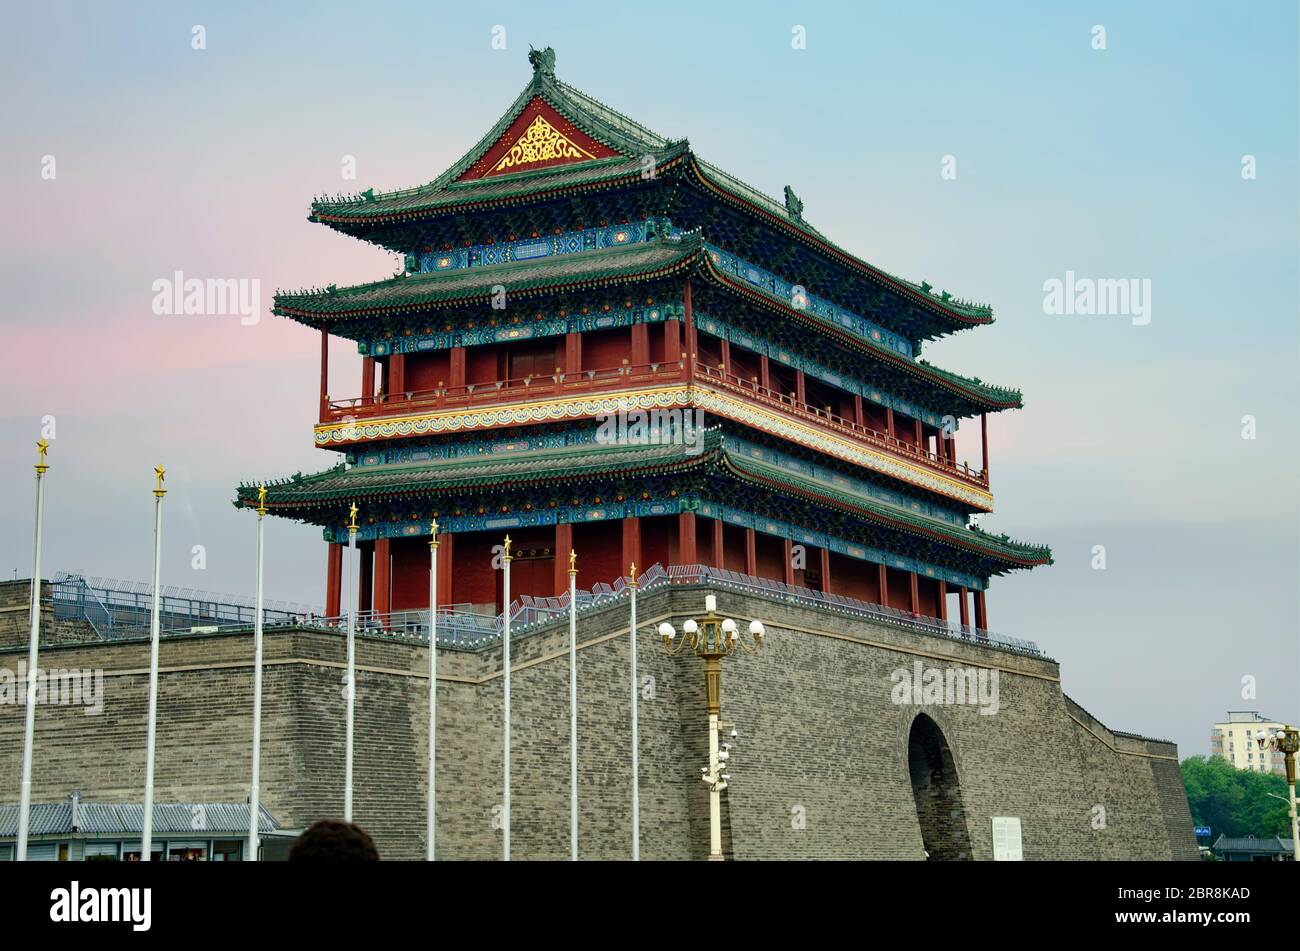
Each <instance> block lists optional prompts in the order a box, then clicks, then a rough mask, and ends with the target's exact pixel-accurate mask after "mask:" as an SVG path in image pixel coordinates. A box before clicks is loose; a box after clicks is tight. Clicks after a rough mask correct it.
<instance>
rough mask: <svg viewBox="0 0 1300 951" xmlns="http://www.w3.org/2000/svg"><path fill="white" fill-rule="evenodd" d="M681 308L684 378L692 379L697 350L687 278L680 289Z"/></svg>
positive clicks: (689, 285) (689, 284)
mask: <svg viewBox="0 0 1300 951" xmlns="http://www.w3.org/2000/svg"><path fill="white" fill-rule="evenodd" d="M682 306H683V307H684V308H685V310H686V327H685V330H686V377H687V379H694V377H695V359H696V354H697V353H698V352H699V350H698V348H697V346H696V339H695V314H694V311H693V310H692V309H691V279H690V278H689V277H688V278H687V279H686V285H685V287H684V288H683V289H682Z"/></svg>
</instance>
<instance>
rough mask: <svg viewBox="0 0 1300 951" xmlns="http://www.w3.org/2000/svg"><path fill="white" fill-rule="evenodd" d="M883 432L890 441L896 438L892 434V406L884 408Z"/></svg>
mask: <svg viewBox="0 0 1300 951" xmlns="http://www.w3.org/2000/svg"><path fill="white" fill-rule="evenodd" d="M885 432H887V433H889V437H890V438H891V439H897V438H898V436H897V434H896V433H895V432H894V407H892V406H886V407H885Z"/></svg>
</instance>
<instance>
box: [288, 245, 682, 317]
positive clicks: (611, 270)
mask: <svg viewBox="0 0 1300 951" xmlns="http://www.w3.org/2000/svg"><path fill="white" fill-rule="evenodd" d="M702 247H703V245H702V243H701V241H700V239H699V238H698V236H689V237H683V238H682V240H680V241H668V240H659V241H650V242H645V243H642V244H634V245H628V246H626V247H618V248H603V249H600V250H596V251H582V252H578V253H576V254H563V255H555V256H553V257H547V258H542V259H539V260H536V261H519V262H516V263H511V264H497V265H493V266H491V267H482V268H458V269H455V270H448V271H431V272H429V273H426V274H413V275H410V276H402V277H394V278H389V279H388V280H385V281H377V282H375V283H373V284H360V285H356V286H353V287H343V288H329V289H326V290H324V291H300V292H297V293H277V294H276V295H275V303H274V305H273V312H274V313H276V314H280V315H283V316H287V317H293V318H295V319H299V320H301V321H302V322H303V323H306V324H308V325H309V326H317V327H318V326H320V319H322V318H330V317H338V316H360V315H365V314H374V313H381V312H396V311H406V310H425V309H429V308H434V307H438V306H444V305H451V304H457V303H462V302H468V301H472V300H475V299H477V298H483V299H487V298H488V297H490V296H491V294H492V293H493V288H495V287H497V286H502V287H504V288H505V289H506V293H507V294H508V295H514V294H527V293H529V292H539V293H540V292H545V291H547V290H551V289H563V288H566V287H572V286H574V285H587V286H590V285H593V284H598V283H604V284H611V283H612V284H618V283H624V282H626V281H627V280H628V279H633V278H635V279H638V280H640V279H644V278H653V277H660V276H668V275H670V274H675V273H678V272H680V271H682V270H684V269H685V268H687V267H688V266H690V265H691V264H693V263H694V261H695V260H696V259H697V258H698V257H699V256H700V253H701V249H702ZM310 318H317V319H316V320H312V319H310Z"/></svg>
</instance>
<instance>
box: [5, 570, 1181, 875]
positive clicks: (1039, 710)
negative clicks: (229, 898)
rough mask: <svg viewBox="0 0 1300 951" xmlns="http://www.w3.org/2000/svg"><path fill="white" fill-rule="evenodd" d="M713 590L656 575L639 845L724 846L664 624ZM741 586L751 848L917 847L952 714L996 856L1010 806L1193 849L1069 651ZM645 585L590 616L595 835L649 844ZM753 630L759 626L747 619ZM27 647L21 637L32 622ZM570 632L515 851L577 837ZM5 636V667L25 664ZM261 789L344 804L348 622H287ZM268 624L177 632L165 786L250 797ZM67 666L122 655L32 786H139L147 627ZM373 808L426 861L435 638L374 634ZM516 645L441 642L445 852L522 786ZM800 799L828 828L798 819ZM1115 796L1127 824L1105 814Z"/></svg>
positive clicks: (540, 677)
mask: <svg viewBox="0 0 1300 951" xmlns="http://www.w3.org/2000/svg"><path fill="white" fill-rule="evenodd" d="M703 599H704V591H703V590H702V589H699V588H694V587H683V588H674V589H671V590H662V589H661V590H658V591H652V592H650V593H647V594H645V595H643V596H642V598H641V610H640V619H641V622H642V630H643V632H646V633H643V634H642V636H641V638H640V641H639V646H638V667H639V673H640V674H641V676H642V680H643V685H644V684H645V681H646V678H651V681H650V682H651V683H652V684H653V688H652V691H653V695H652V697H651V696H647V697H645V698H643V699H642V700H641V703H640V723H641V729H640V736H641V743H640V760H641V772H640V788H641V836H642V843H641V854H642V857H644V858H648V859H687V858H702V857H704V856H705V855H706V854H707V850H708V800H707V790H706V789H705V787H704V785H703V784H702V783H701V782H700V781H699V779H698V776H699V772H700V767H701V766H703V765H704V764H705V762H706V751H707V746H706V744H707V732H706V719H705V707H704V672H703V664H702V662H701V661H700V660H699V659H698V658H696V657H694V656H680V657H675V658H671V657H668V656H666V655H665V654H664V653H663V651H662V649H661V648H660V645H659V639H658V637H657V636H655V635H652V634H650V633H648V632H649V631H651V630H652V629H653V627H654V626H655V625H657V624H658V622H659V621H660V620H662V619H665V618H668V619H671V620H672V621H673V623H675V624H677V626H678V627H679V628H680V626H681V622H682V621H683V620H684V619H685V618H686V617H688V616H698V615H699V614H701V613H702V607H703ZM719 606H720V608H721V609H722V610H723V611H724V612H726V613H729V614H730V615H731V616H733V617H736V618H737V620H740V621H744V622H748V620H749V619H750V618H751V617H755V616H757V617H759V618H761V619H762V620H763V621H764V622H765V623H766V624H767V626H768V637H767V639H766V642H765V644H764V647H763V649H762V651H761V652H760V653H758V654H756V655H747V654H741V653H739V652H738V653H737V654H736V655H734V656H732V657H730V658H728V659H726V660H724V661H723V677H722V701H723V720H724V721H725V722H727V723H729V724H734V725H735V727H736V729H737V730H738V731H739V734H740V735H739V739H738V743H737V750H736V753H735V758H734V761H733V764H734V765H733V768H732V770H731V772H732V776H733V778H732V781H731V785H730V788H729V789H728V790H727V791H726V792H724V794H723V821H724V835H723V847H724V851H725V852H726V853H727V854H728V855H729V856H730V857H734V858H737V859H770V858H818V859H854V858H880V859H920V858H922V857H923V852H922V837H921V831H920V825H919V823H918V819H917V809H916V805H915V802H914V800H913V794H912V787H911V782H910V780H909V775H908V753H907V750H908V733H909V730H910V727H911V724H912V721H913V718H914V717H915V716H916V715H917V714H918V712H924V713H925V714H927V715H928V716H930V717H931V718H932V719H933V720H934V721H935V723H936V724H937V725H938V726H939V728H940V730H941V731H942V733H943V735H944V738H945V739H946V742H947V744H948V746H949V748H950V749H951V753H952V759H953V764H954V766H955V769H956V772H957V776H958V780H959V783H960V793H961V798H962V804H963V808H964V811H965V815H966V822H967V827H968V834H969V837H970V842H971V847H972V849H973V852H974V856H975V857H976V858H979V859H988V858H991V857H992V835H991V827H990V817H992V816H1001V815H1007V816H1018V817H1020V818H1021V821H1022V826H1023V831H1024V852H1025V857H1026V858H1027V859H1070V858H1098V859H1100V858H1106V859H1118V858H1131V859H1169V858H1195V857H1196V854H1197V852H1196V845H1195V840H1194V838H1193V835H1192V827H1191V817H1190V815H1189V813H1188V809H1187V801H1186V797H1185V796H1184V795H1183V791H1182V782H1181V777H1180V775H1179V771H1178V762H1177V750H1176V749H1175V748H1174V746H1173V745H1171V744H1167V743H1158V742H1153V741H1147V740H1142V739H1138V738H1134V737H1130V736H1126V735H1116V734H1115V733H1113V732H1111V731H1110V730H1109V729H1107V728H1106V727H1105V726H1103V725H1102V724H1100V723H1099V722H1097V721H1096V720H1095V719H1093V718H1092V717H1091V716H1089V715H1088V714H1087V713H1086V711H1083V710H1082V708H1079V707H1078V706H1077V705H1076V704H1074V703H1073V702H1072V701H1070V700H1069V698H1068V697H1066V696H1064V694H1062V692H1061V689H1060V682H1059V671H1058V669H1057V666H1056V664H1055V663H1054V662H1052V661H1049V660H1044V659H1039V658H1033V657H1026V656H1022V655H1017V654H1013V653H1009V652H1005V651H999V650H994V649H990V648H986V647H981V646H978V645H973V644H964V643H958V642H952V641H948V640H946V639H943V638H937V637H931V636H927V635H923V634H918V633H915V632H911V631H907V630H903V629H900V628H894V627H891V626H887V625H884V624H878V623H870V622H866V621H863V620H861V619H857V618H852V617H848V616H844V615H836V614H830V613H827V612H825V611H818V610H813V609H811V608H806V607H801V606H797V605H792V604H787V603H782V602H779V601H775V600H771V599H767V598H759V597H752V596H742V595H739V594H734V593H729V592H727V591H720V592H719ZM625 625H626V605H625V604H618V605H614V606H610V607H607V608H605V609H603V610H601V611H599V612H596V613H593V614H590V615H584V616H583V617H582V618H580V620H579V642H580V649H579V653H578V678H579V691H580V693H579V697H580V709H579V741H580V743H581V745H582V755H581V757H580V763H579V774H580V775H579V785H580V789H579V793H580V804H581V821H580V827H579V834H580V842H581V852H582V856H583V857H584V858H624V857H627V856H628V854H629V852H630V841H631V839H630V836H631V819H630V793H629V778H628V771H627V770H628V767H627V762H628V748H629V741H630V726H629V722H628V694H629V691H630V689H631V687H630V684H629V683H628V637H627V631H626V627H625ZM742 627H743V625H742ZM23 642H24V643H25V637H24V638H23ZM567 645H568V630H567V624H563V623H562V624H557V625H554V626H552V627H550V628H548V629H544V630H542V631H541V632H539V633H536V634H534V635H532V636H529V637H525V638H523V639H520V640H517V641H516V642H515V644H514V651H513V660H514V671H513V674H512V685H511V703H512V709H513V719H514V726H513V731H512V765H511V768H512V773H513V782H512V830H511V844H512V852H513V857H515V858H520V859H528V858H565V857H567V855H568V815H569V812H568V809H569V799H568V796H569V786H568V777H569V762H568V654H567V649H568V647H567ZM24 649H25V648H24V647H23V646H21V645H19V644H13V645H12V646H7V647H0V666H7V667H10V668H13V667H14V666H15V665H16V664H17V662H18V661H19V660H22V659H24ZM265 653H266V662H267V668H266V674H265V689H266V693H265V697H264V701H263V711H264V722H263V744H264V746H263V777H264V779H263V782H264V787H263V802H264V804H265V805H266V807H267V808H268V809H269V810H270V811H271V812H272V814H274V815H275V816H276V817H277V819H279V821H280V822H281V823H282V824H283V825H285V826H304V825H307V824H309V823H310V822H311V821H312V820H314V819H316V818H319V817H322V816H336V815H339V814H341V812H342V799H343V790H342V782H343V748H344V746H343V744H344V725H343V724H344V721H343V711H344V698H343V691H342V687H343V685H342V674H343V665H344V662H345V643H344V639H343V637H342V636H340V635H337V634H333V633H322V632H315V631H310V630H300V629H290V630H272V631H268V633H267V641H266V652H265ZM251 657H252V638H251V636H250V635H248V634H222V635H207V636H191V637H182V638H171V639H166V640H164V642H163V644H162V647H161V665H162V668H163V674H162V677H161V690H160V698H159V711H160V721H159V738H158V763H157V783H158V789H157V794H156V795H157V799H158V801H168V800H195V801H200V800H201V801H241V800H243V799H244V798H245V797H246V796H247V776H248V768H249V753H250V749H249V747H250V742H251V727H250V723H249V718H250V714H251V691H252V677H251V668H250V662H251ZM917 659H920V660H922V661H923V662H924V663H925V664H927V665H930V666H935V667H945V666H953V665H961V666H978V667H983V668H985V669H997V671H998V674H999V701H1000V709H999V711H998V713H997V714H996V715H992V716H986V715H982V714H981V713H980V712H979V709H978V708H977V707H975V706H942V705H934V704H931V705H926V706H922V707H921V708H917V707H914V706H911V705H896V704H895V703H893V702H892V701H891V688H892V686H893V684H892V683H891V681H890V673H891V671H893V670H895V669H896V668H899V667H908V668H910V667H911V665H912V664H913V662H914V661H916V660H917ZM42 662H43V664H44V665H46V666H59V667H72V668H77V667H87V668H100V669H102V670H103V671H104V674H105V693H106V703H105V708H104V712H103V713H102V714H101V715H99V716H93V717H87V716H85V715H83V713H82V711H81V710H78V709H74V708H71V707H43V708H42V709H41V710H40V711H39V713H38V717H37V724H38V730H37V751H36V769H35V776H34V792H33V795H34V798H35V799H36V800H42V801H43V800H55V799H61V798H63V797H65V796H66V795H67V794H68V793H69V792H70V791H71V790H73V789H76V790H79V791H80V792H81V793H82V795H83V797H84V798H87V799H101V800H104V799H106V800H138V799H139V797H140V796H141V788H142V784H143V777H144V762H143V757H144V743H145V720H144V717H145V703H146V697H147V671H148V644H147V642H131V643H115V644H103V643H70V644H61V645H60V644H55V645H52V646H50V648H49V649H48V650H46V651H44V652H43V655H42ZM358 663H359V664H360V666H361V673H360V675H359V677H358V688H357V689H358V698H357V708H356V709H357V719H356V742H357V752H356V763H355V776H356V791H355V802H354V816H355V818H356V820H357V821H358V822H360V823H361V824H362V825H364V826H365V827H366V828H368V829H369V830H370V831H371V833H372V834H373V835H374V836H375V839H376V841H377V843H378V845H379V847H380V850H381V852H382V854H384V855H385V856H386V857H390V858H420V857H422V856H423V850H424V846H423V835H424V803H425V780H424V775H425V767H424V750H425V749H426V745H427V735H426V723H427V700H426V697H427V680H426V677H425V670H426V666H427V654H426V652H425V651H424V649H422V648H420V647H418V646H414V645H410V644H404V643H395V642H386V641H375V640H360V641H359V643H358ZM499 665H500V654H499V652H498V651H487V652H482V653H477V654H467V653H461V652H452V651H444V652H440V654H439V668H438V672H439V687H438V703H439V726H438V740H439V745H438V784H439V786H438V788H439V797H438V799H439V802H438V837H439V838H438V846H439V855H440V857H442V858H447V859H495V858H497V857H499V855H500V833H499V832H498V831H496V830H495V829H494V828H493V810H494V807H496V806H497V805H498V804H499V803H500V802H501V799H502V796H501V791H502V790H501V738H502V735H501V678H500V670H499ZM21 734H22V708H21V707H19V706H0V782H3V783H4V784H5V788H6V789H8V790H10V792H8V793H0V799H3V800H5V801H16V799H17V789H18V782H19V769H20V764H21ZM795 807H799V809H801V810H802V814H803V815H804V816H805V818H806V825H805V827H804V828H802V829H796V828H794V825H795V823H794V822H792V816H793V812H792V810H794V809H795ZM1095 807H1102V808H1104V810H1105V825H1104V827H1102V828H1094V823H1095V822H1096V817H1097V816H1098V815H1099V813H1098V812H1097V811H1096V808H1095Z"/></svg>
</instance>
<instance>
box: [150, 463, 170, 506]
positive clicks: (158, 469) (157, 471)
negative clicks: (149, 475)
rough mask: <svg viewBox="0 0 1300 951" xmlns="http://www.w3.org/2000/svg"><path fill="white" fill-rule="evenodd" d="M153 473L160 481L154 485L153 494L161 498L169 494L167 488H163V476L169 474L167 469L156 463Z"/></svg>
mask: <svg viewBox="0 0 1300 951" xmlns="http://www.w3.org/2000/svg"><path fill="white" fill-rule="evenodd" d="M153 474H154V477H155V478H156V479H157V480H158V483H157V484H156V485H155V486H154V490H153V494H154V495H156V496H158V498H160V499H161V498H162V497H163V496H164V495H166V494H167V490H166V489H164V488H163V476H165V475H167V470H166V469H164V468H163V467H162V465H161V464H160V465H156V466H154V467H153Z"/></svg>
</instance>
